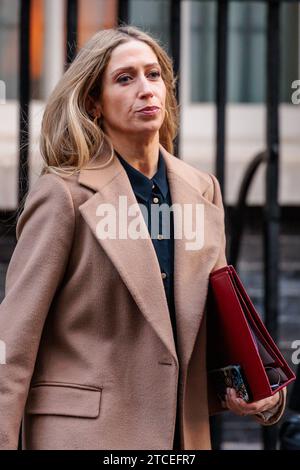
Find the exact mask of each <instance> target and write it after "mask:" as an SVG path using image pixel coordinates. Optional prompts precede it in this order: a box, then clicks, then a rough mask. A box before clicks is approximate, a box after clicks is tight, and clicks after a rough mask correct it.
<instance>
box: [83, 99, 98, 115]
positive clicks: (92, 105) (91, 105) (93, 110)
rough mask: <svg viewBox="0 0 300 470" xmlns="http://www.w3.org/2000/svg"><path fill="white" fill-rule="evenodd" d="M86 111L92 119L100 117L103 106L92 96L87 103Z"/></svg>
mask: <svg viewBox="0 0 300 470" xmlns="http://www.w3.org/2000/svg"><path fill="white" fill-rule="evenodd" d="M85 107H86V111H87V113H88V114H89V116H91V117H92V118H95V117H100V115H101V106H100V103H99V101H96V100H95V98H93V97H92V96H91V95H88V96H87V98H86V101H85Z"/></svg>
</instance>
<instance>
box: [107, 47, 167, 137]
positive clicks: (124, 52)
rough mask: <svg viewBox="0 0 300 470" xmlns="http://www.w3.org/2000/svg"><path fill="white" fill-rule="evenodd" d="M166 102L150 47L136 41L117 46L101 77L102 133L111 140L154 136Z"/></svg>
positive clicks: (160, 122)
mask: <svg viewBox="0 0 300 470" xmlns="http://www.w3.org/2000/svg"><path fill="white" fill-rule="evenodd" d="M165 101H166V87H165V83H164V81H163V79H162V77H161V68H160V65H159V63H158V60H157V57H156V55H155V53H154V51H153V50H152V49H151V47H150V46H148V45H147V44H145V43H144V42H142V41H136V40H132V41H130V42H126V43H124V44H120V45H119V46H117V47H116V48H115V49H114V50H113V52H112V54H111V58H110V60H109V63H108V65H107V67H106V69H105V72H104V76H103V87H102V97H101V103H100V113H101V116H102V120H103V121H102V122H103V127H104V130H105V132H106V133H107V134H108V135H109V136H111V137H113V136H116V135H118V134H120V133H121V134H126V135H131V136H132V137H133V134H135V135H136V134H141V133H142V134H144V135H145V134H148V135H149V134H155V133H157V132H158V131H159V129H160V127H161V125H162V123H163V120H164V116H165ZM147 107H148V108H149V109H144V110H143V108H147Z"/></svg>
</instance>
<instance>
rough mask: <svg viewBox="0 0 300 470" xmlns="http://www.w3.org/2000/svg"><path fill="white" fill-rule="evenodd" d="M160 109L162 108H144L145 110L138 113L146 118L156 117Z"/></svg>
mask: <svg viewBox="0 0 300 470" xmlns="http://www.w3.org/2000/svg"><path fill="white" fill-rule="evenodd" d="M159 109H160V108H157V107H156V106H153V107H147V108H144V109H140V110H139V111H137V112H138V113H140V114H144V115H145V116H154V115H155V114H157V113H158V111H159Z"/></svg>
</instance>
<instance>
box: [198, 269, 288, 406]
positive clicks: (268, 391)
mask: <svg viewBox="0 0 300 470" xmlns="http://www.w3.org/2000/svg"><path fill="white" fill-rule="evenodd" d="M209 281H210V282H209V292H208V300H207V369H208V372H209V371H210V370H212V369H218V368H221V367H226V366H228V365H232V364H238V365H240V366H241V367H242V371H243V373H244V377H245V378H246V383H247V384H248V388H250V393H251V395H252V400H253V401H257V400H261V399H263V398H267V397H269V396H271V395H274V394H275V393H276V392H278V390H281V389H282V388H284V387H286V386H287V385H288V384H289V383H291V382H292V381H293V380H295V378H296V377H295V374H294V373H293V371H292V370H291V369H290V367H289V366H288V364H287V362H286V361H285V359H284V357H283V355H282V354H281V352H280V351H279V349H278V347H277V346H276V344H275V343H274V341H273V339H272V338H271V336H270V334H269V332H268V331H267V329H266V327H265V325H264V324H263V322H262V320H261V318H260V316H259V314H258V312H257V311H256V310H255V307H254V305H253V303H252V301H251V300H250V298H249V296H248V294H247V292H246V290H245V288H244V286H243V284H242V282H241V280H240V279H239V277H238V275H237V273H236V271H235V269H234V267H233V266H231V265H229V266H225V267H223V268H221V269H218V270H216V271H213V272H212V273H211V274H210V280H209ZM208 377H209V374H208Z"/></svg>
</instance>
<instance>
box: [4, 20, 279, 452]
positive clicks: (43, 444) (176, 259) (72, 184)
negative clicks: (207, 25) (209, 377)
mask: <svg viewBox="0 0 300 470" xmlns="http://www.w3.org/2000/svg"><path fill="white" fill-rule="evenodd" d="M174 83H175V80H174V77H173V72H172V64H171V61H170V59H169V58H168V56H167V55H166V53H165V52H164V50H163V49H162V48H161V47H160V45H159V44H158V43H157V42H156V41H155V40H154V39H153V38H151V37H150V36H149V35H147V34H145V33H143V32H142V31H139V30H138V29H136V28H133V27H125V26H123V27H120V28H118V29H110V30H105V31H101V32H99V33H97V34H96V35H95V36H94V37H93V38H92V39H91V40H90V41H89V42H88V44H86V45H85V47H84V48H82V50H81V51H80V53H79V54H78V56H77V58H76V59H75V61H74V62H73V64H72V65H71V66H70V68H69V69H68V71H67V72H66V73H65V75H64V76H63V77H62V79H61V80H60V82H59V83H58V85H57V87H56V88H55V90H54V92H53V93H52V95H51V97H50V99H49V102H48V104H47V106H46V109H45V113H44V117H43V123H42V133H41V151H42V155H43V158H44V161H45V166H44V169H43V171H42V174H41V175H40V177H39V178H38V180H37V182H36V183H35V185H34V187H33V188H32V189H31V191H30V193H29V195H28V197H27V199H26V203H25V208H24V211H23V213H22V214H21V216H20V218H19V220H18V224H17V239H18V243H17V246H16V248H15V251H14V254H13V256H12V259H11V262H10V265H9V268H8V272H7V278H6V296H5V299H4V301H3V303H2V305H1V311H0V331H1V339H2V340H4V341H5V343H6V347H7V359H6V365H5V366H1V368H0V374H1V380H0V390H1V393H0V413H1V420H0V423H1V424H0V427H1V429H0V448H2V449H4V448H5V449H15V448H16V447H17V442H18V433H19V426H20V423H21V420H22V417H23V426H22V442H23V447H24V448H25V449H172V448H175V449H209V448H210V437H209V413H210V412H211V413H213V412H216V411H219V410H220V406H218V407H217V408H216V407H215V406H214V403H216V402H215V399H214V396H213V395H212V394H210V395H209V397H208V396H207V387H206V370H205V339H206V330H205V303H206V294H207V285H208V277H209V273H210V272H211V271H213V270H215V269H217V268H219V267H221V266H223V265H225V264H226V258H225V236H224V213H223V206H222V198H221V193H220V187H219V184H218V181H217V180H216V178H215V177H214V176H213V175H210V174H207V173H204V172H201V171H198V170H196V169H194V168H193V167H191V166H189V165H188V164H186V163H185V162H183V161H181V160H179V159H177V158H175V157H174V156H173V155H172V151H173V147H172V142H173V139H174V137H175V135H176V131H177V121H178V116H177V105H176V100H175V97H174ZM141 201H143V204H142V202H141ZM171 203H172V204H173V205H174V206H175V205H177V212H176V211H174V215H173V212H172V211H169V215H172V217H169V222H168V220H167V219H166V217H165V216H164V217H163V219H162V218H161V216H159V217H160V218H159V220H158V219H155V213H154V211H153V213H152V212H151V210H152V206H155V207H160V208H161V207H162V206H164V207H168V208H170V207H171ZM150 206H151V210H150ZM188 206H189V207H192V209H193V208H195V207H197V208H199V207H200V208H202V209H201V210H199V211H198V212H197V214H198V215H200V216H201V214H202V215H203V214H204V219H201V220H200V222H201V221H203V223H200V225H196V228H197V231H196V232H193V231H192V229H191V227H192V225H190V226H189V225H188V224H186V225H187V226H188V227H190V229H189V230H181V231H180V229H181V228H182V227H181V225H182V224H181V220H182V216H184V217H186V220H187V221H188V216H190V214H191V211H190V212H189V210H186V207H188ZM180 210H182V212H180ZM185 210H186V212H185ZM132 216H135V218H134V219H133V218H132ZM190 218H191V217H190ZM155 220H156V221H157V220H158V222H157V224H158V225H157V227H156V228H157V230H158V232H161V230H163V231H164V233H157V232H156V235H155V236H154V237H152V236H151V237H150V233H151V235H152V229H153V226H154V225H155V223H153V222H155ZM188 222H189V221H188ZM192 222H193V223H194V222H196V224H197V223H198V222H199V220H198V219H197V217H196V221H194V220H193V221H192ZM168 223H170V227H171V228H170V234H171V235H170V236H169V237H168V236H165V229H166V227H167V225H168ZM116 227H117V229H116ZM193 227H194V226H193ZM150 228H151V231H150ZM185 228H186V227H185ZM199 231H200V232H201V231H203V234H202V235H203V237H202V236H201V237H200V240H199V239H197V237H198V235H199V233H198V232H199ZM192 235H195V238H196V239H195V240H194V241H192V242H191V239H192ZM203 240H204V243H203ZM175 312H176V314H175ZM208 401H209V403H208ZM284 406H285V393H282V392H280V393H277V394H276V395H275V396H273V397H271V398H268V399H265V400H261V401H259V402H256V403H252V404H246V403H244V402H243V403H240V402H239V401H238V400H237V397H236V396H235V395H234V393H233V394H228V397H227V399H226V407H227V408H229V409H231V410H232V411H234V412H235V413H237V414H249V415H253V416H254V417H255V419H257V420H258V421H259V422H262V423H264V424H272V423H274V422H276V421H278V419H279V418H280V416H281V414H282V413H283V410H284ZM263 413H264V414H263ZM268 413H269V414H268Z"/></svg>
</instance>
